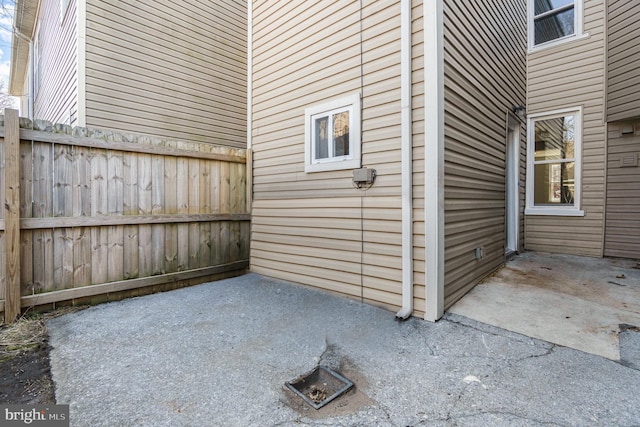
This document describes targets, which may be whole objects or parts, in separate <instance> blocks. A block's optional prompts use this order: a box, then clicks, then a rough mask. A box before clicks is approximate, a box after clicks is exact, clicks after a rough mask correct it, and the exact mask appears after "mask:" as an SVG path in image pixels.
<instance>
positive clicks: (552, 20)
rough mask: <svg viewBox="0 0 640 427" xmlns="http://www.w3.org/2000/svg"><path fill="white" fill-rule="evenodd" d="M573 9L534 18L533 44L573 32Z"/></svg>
mask: <svg viewBox="0 0 640 427" xmlns="http://www.w3.org/2000/svg"><path fill="white" fill-rule="evenodd" d="M573 24H574V20H573V9H568V10H565V11H564V12H560V13H554V14H551V15H549V16H545V17H544V18H540V19H536V20H535V24H534V25H535V44H540V43H545V42H548V41H551V40H555V39H559V38H560V37H564V36H569V35H571V34H573V33H574V28H573Z"/></svg>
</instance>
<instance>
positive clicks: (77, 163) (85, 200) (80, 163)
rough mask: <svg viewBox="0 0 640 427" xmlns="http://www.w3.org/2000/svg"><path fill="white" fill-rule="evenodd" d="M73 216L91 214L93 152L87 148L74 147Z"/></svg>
mask: <svg viewBox="0 0 640 427" xmlns="http://www.w3.org/2000/svg"><path fill="white" fill-rule="evenodd" d="M73 148H74V156H73V164H72V167H73V178H72V186H73V194H72V198H73V208H72V215H73V216H87V215H90V214H91V187H90V183H91V159H92V157H93V155H92V153H91V151H90V150H89V149H88V148H85V147H73Z"/></svg>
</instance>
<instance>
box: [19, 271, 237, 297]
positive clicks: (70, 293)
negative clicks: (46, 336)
mask: <svg viewBox="0 0 640 427" xmlns="http://www.w3.org/2000/svg"><path fill="white" fill-rule="evenodd" d="M248 266H249V262H248V261H247V260H242V261H238V262H234V263H228V264H222V265H216V266H213V267H204V268H198V269H194V270H187V271H182V272H177V273H168V274H163V275H161V276H151V277H141V278H138V279H130V280H121V281H118V282H111V283H100V284H96V285H92V286H85V287H82V288H73V289H64V290H59V291H53V292H47V293H45V294H39V295H34V296H24V297H22V298H21V305H22V307H30V306H34V305H43V304H51V303H55V302H58V301H67V300H71V299H77V298H83V297H87V296H93V295H101V294H107V293H110V292H120V291H126V290H130V289H138V288H142V287H146V286H153V285H161V284H164V283H171V282H176V281H180V280H188V279H193V278H197V277H203V276H211V275H214V274H218V273H224V272H229V271H237V270H243V269H245V268H247V267H248Z"/></svg>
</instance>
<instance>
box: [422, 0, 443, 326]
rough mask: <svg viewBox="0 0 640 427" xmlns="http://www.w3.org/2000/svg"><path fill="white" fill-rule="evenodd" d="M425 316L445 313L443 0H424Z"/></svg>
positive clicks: (436, 315) (429, 317) (433, 317)
mask: <svg viewBox="0 0 640 427" xmlns="http://www.w3.org/2000/svg"><path fill="white" fill-rule="evenodd" d="M422 7H423V17H424V18H423V20H424V152H425V156H424V157H425V159H424V227H425V258H426V260H425V288H426V289H425V291H426V310H425V316H424V317H425V319H426V320H431V321H434V322H435V321H436V320H438V319H439V318H441V317H442V315H443V314H444V48H443V34H442V31H443V30H442V28H443V12H442V0H424V3H423V5H422Z"/></svg>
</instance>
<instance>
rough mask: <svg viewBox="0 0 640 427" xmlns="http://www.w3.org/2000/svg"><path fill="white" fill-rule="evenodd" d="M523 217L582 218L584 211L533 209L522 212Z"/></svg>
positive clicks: (552, 208)
mask: <svg viewBox="0 0 640 427" xmlns="http://www.w3.org/2000/svg"><path fill="white" fill-rule="evenodd" d="M524 214H525V215H544V216H584V211H583V210H580V209H575V208H560V207H558V208H554V207H548V208H547V207H533V208H526V209H525V210H524Z"/></svg>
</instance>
